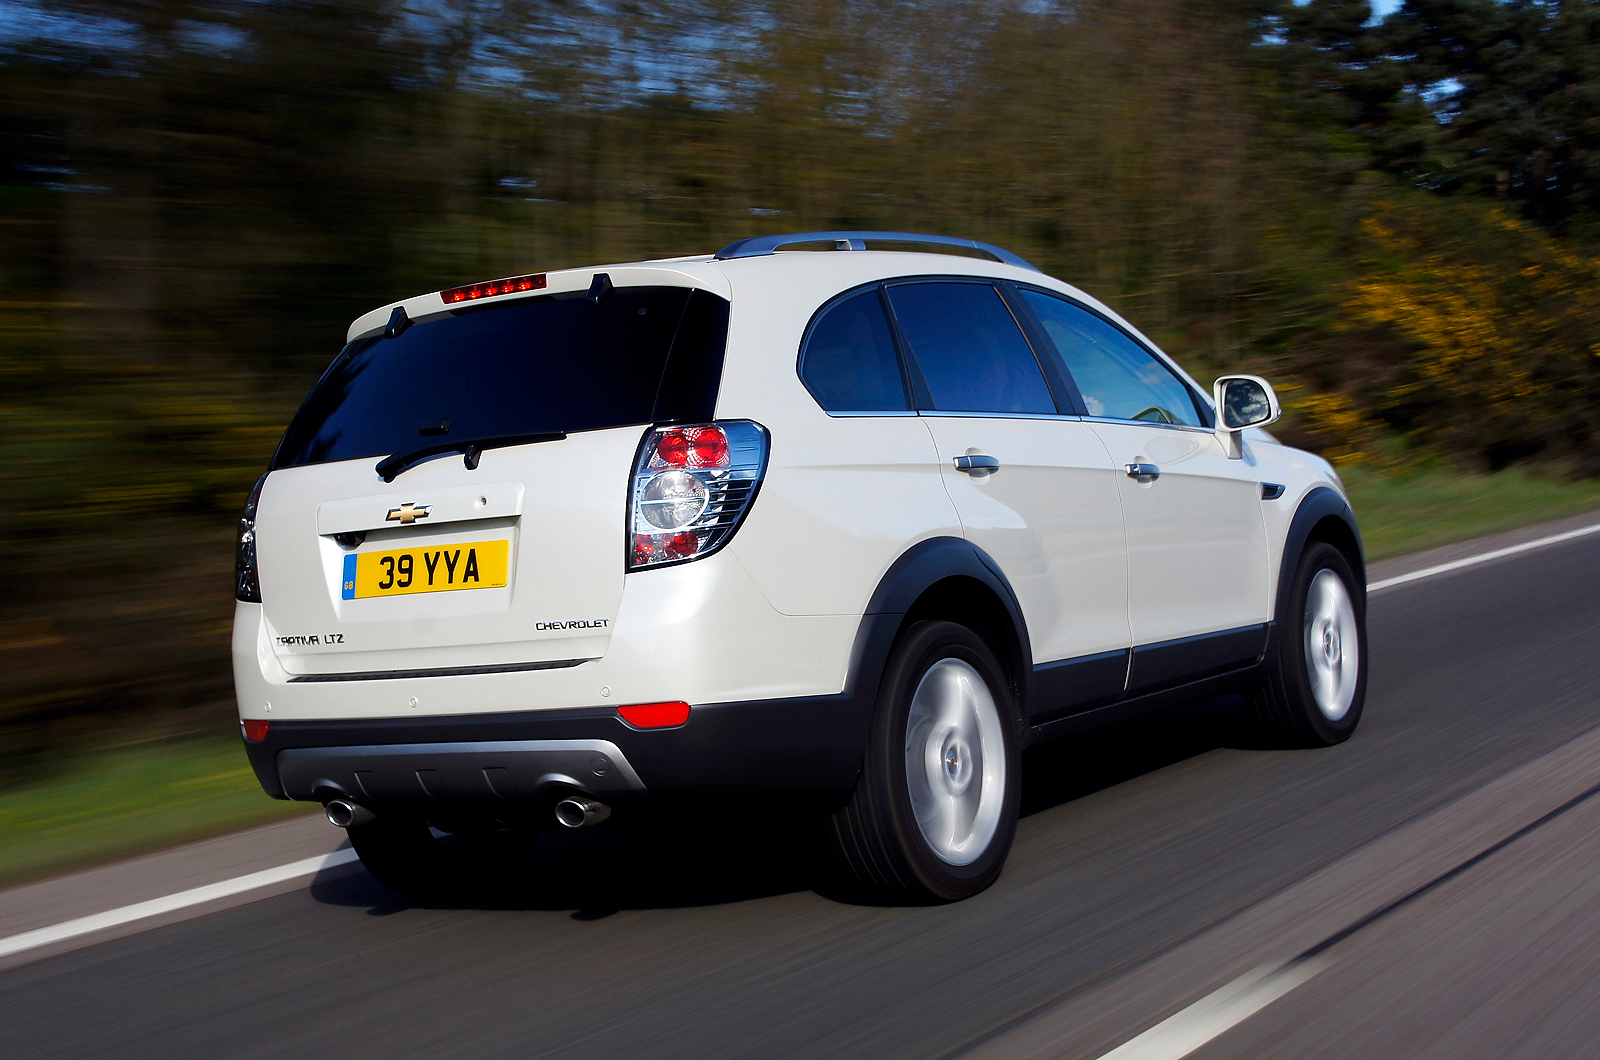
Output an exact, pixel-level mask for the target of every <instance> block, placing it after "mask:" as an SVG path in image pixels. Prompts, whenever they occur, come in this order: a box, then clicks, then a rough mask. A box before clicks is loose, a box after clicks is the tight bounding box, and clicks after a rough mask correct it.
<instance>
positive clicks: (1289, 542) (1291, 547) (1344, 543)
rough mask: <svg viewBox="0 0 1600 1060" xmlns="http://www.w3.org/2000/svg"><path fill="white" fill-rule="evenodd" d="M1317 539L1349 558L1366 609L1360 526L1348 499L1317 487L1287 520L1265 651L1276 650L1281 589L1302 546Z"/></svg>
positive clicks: (1283, 603)
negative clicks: (1270, 626)
mask: <svg viewBox="0 0 1600 1060" xmlns="http://www.w3.org/2000/svg"><path fill="white" fill-rule="evenodd" d="M1317 541H1322V542H1326V543H1327V544H1330V545H1332V546H1333V547H1334V548H1337V549H1338V550H1339V551H1340V552H1342V553H1344V555H1345V558H1346V559H1348V560H1349V561H1350V569H1351V570H1353V571H1354V572H1355V575H1356V578H1357V579H1358V580H1359V581H1360V590H1361V606H1362V610H1363V611H1364V610H1365V609H1366V596H1367V561H1366V550H1365V548H1364V547H1363V545H1362V543H1361V528H1360V527H1359V526H1358V525H1357V523H1356V516H1355V512H1353V511H1352V510H1351V508H1350V502H1349V501H1347V500H1345V499H1344V497H1343V496H1341V495H1340V494H1339V492H1338V491H1337V490H1335V489H1332V488H1331V487H1328V486H1318V487H1317V488H1316V489H1313V490H1311V491H1310V492H1308V493H1307V494H1306V495H1305V496H1304V497H1303V498H1301V500H1300V506H1299V507H1298V508H1296V509H1295V513H1294V519H1293V520H1291V521H1290V523H1289V532H1288V534H1287V535H1286V536H1285V537H1284V542H1283V559H1282V561H1281V562H1280V563H1279V565H1278V582H1277V585H1276V587H1275V588H1274V596H1275V600H1274V603H1273V608H1272V612H1273V618H1274V620H1275V621H1274V623H1273V636H1272V643H1271V646H1270V648H1269V652H1270V651H1272V650H1276V648H1277V642H1278V639H1279V635H1280V633H1281V631H1282V629H1283V623H1284V618H1285V616H1284V608H1285V607H1286V606H1288V600H1287V598H1286V597H1285V594H1284V588H1285V587H1286V586H1287V585H1289V584H1290V582H1291V580H1292V579H1293V578H1294V572H1295V571H1296V570H1298V569H1299V567H1300V558H1301V557H1302V556H1303V555H1305V551H1306V548H1307V547H1308V546H1310V545H1311V544H1312V543H1313V542H1317Z"/></svg>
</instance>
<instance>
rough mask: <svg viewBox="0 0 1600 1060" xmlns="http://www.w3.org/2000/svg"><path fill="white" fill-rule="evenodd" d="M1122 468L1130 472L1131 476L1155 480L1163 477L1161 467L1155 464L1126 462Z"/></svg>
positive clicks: (1129, 475)
mask: <svg viewBox="0 0 1600 1060" xmlns="http://www.w3.org/2000/svg"><path fill="white" fill-rule="evenodd" d="M1122 470H1124V471H1126V472H1127V473H1128V477H1129V478H1147V479H1151V480H1155V479H1158V478H1160V477H1161V469H1160V468H1159V467H1156V466H1155V465H1154V464H1139V463H1134V464H1124V465H1123V466H1122Z"/></svg>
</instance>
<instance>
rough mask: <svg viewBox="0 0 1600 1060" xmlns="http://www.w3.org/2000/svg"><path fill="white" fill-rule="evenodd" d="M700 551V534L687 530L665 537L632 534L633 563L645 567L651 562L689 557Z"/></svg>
mask: <svg viewBox="0 0 1600 1060" xmlns="http://www.w3.org/2000/svg"><path fill="white" fill-rule="evenodd" d="M699 551H700V535H699V534H691V533H689V532H687V531H684V532H682V533H677V534H673V535H672V536H671V537H667V536H665V535H662V534H634V535H633V565H634V566H635V567H645V566H649V565H650V564H652V563H670V562H672V561H673V560H679V559H689V558H690V557H692V556H693V555H694V554H695V553H696V552H699Z"/></svg>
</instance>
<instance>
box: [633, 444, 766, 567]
mask: <svg viewBox="0 0 1600 1060" xmlns="http://www.w3.org/2000/svg"><path fill="white" fill-rule="evenodd" d="M766 467H767V432H766V429H765V428H763V427H762V426H760V425H759V424H755V423H750V422H749V421H746V420H740V421H736V422H727V423H711V424H705V425H702V426H694V427H657V428H656V429H655V430H653V431H651V432H650V434H649V435H648V436H647V437H646V438H645V441H644V446H643V448H641V449H640V450H639V460H638V463H637V464H635V465H634V470H633V489H632V490H631V491H630V493H629V498H628V507H629V512H630V514H629V519H628V523H629V527H628V569H629V570H642V569H644V568H646V567H664V566H666V565H667V564H669V563H683V562H685V561H687V560H691V559H699V558H700V557H701V556H706V555H710V554H711V553H712V552H715V551H716V550H717V549H719V548H721V547H722V546H723V545H725V544H727V542H728V539H729V538H731V537H732V536H733V532H734V530H736V529H738V526H739V522H740V520H742V519H743V518H744V516H745V513H746V512H748V511H749V510H750V504H751V502H752V501H754V500H755V496H756V490H757V489H758V488H760V486H761V476H762V473H763V472H764V471H765V470H766Z"/></svg>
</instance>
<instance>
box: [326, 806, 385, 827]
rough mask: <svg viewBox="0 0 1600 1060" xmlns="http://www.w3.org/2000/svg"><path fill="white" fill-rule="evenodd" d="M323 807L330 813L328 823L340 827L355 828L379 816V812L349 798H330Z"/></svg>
mask: <svg viewBox="0 0 1600 1060" xmlns="http://www.w3.org/2000/svg"><path fill="white" fill-rule="evenodd" d="M323 809H324V810H326V811H327V813H328V823H329V824H331V825H334V826H335V827H338V828H353V827H354V826H356V825H358V824H366V823H367V822H368V821H371V820H375V819H376V818H377V814H375V813H373V812H372V811H371V810H369V809H367V808H366V807H365V806H363V805H361V804H360V803H359V802H351V801H350V800H349V799H329V800H328V804H327V805H326V806H324V807H323Z"/></svg>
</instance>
